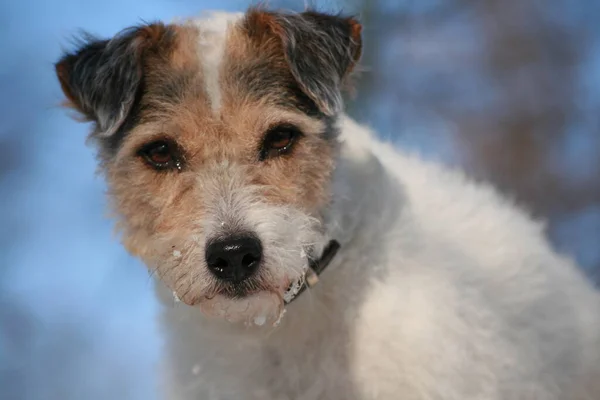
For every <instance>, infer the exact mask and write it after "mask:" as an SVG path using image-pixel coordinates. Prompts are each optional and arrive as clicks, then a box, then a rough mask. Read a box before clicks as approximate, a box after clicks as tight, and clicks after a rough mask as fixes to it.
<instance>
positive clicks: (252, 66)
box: [57, 10, 360, 321]
mask: <svg viewBox="0 0 600 400" xmlns="http://www.w3.org/2000/svg"><path fill="white" fill-rule="evenodd" d="M359 34H360V25H358V23H357V22H356V21H354V20H352V19H343V18H339V17H332V16H325V15H320V14H317V13H311V12H308V13H305V14H300V15H296V14H293V15H292V14H289V15H287V14H278V13H267V12H263V11H259V10H251V11H249V12H248V14H246V15H245V16H243V15H239V16H232V15H228V14H223V15H220V14H215V15H213V16H211V17H209V18H208V19H205V20H199V21H189V22H185V23H182V24H172V25H162V24H158V25H157V24H154V25H149V26H146V27H139V28H136V29H135V30H132V31H130V32H129V31H128V32H127V33H125V34H122V35H121V36H119V37H118V38H115V39H112V40H111V41H106V42H92V43H90V44H89V45H88V46H87V47H84V48H82V49H80V50H79V52H78V53H77V54H75V55H68V56H66V57H65V58H63V60H61V62H59V63H58V64H57V72H58V74H59V78H60V80H61V83H62V84H63V90H64V91H65V93H66V94H67V97H68V98H69V99H70V100H71V102H72V103H73V105H74V106H75V107H76V108H77V109H79V110H80V111H81V112H82V113H84V114H86V115H87V116H88V118H89V119H91V120H93V121H96V122H97V123H96V132H95V133H94V134H93V135H92V137H94V138H97V141H98V144H99V146H100V153H101V157H102V161H103V168H104V171H105V174H106V178H107V181H108V186H109V193H110V199H111V204H112V208H113V210H114V211H115V213H116V217H117V220H118V227H119V230H120V231H121V232H122V235H123V242H124V245H125V246H126V248H127V249H128V250H129V251H130V252H131V253H132V254H135V255H136V256H139V257H141V258H142V259H143V260H144V261H145V263H146V264H147V265H148V267H149V268H150V269H151V270H152V271H153V272H155V273H156V275H157V276H158V277H160V279H162V280H163V281H164V282H165V283H166V284H167V285H168V286H169V287H170V288H171V289H172V290H173V291H174V292H176V294H177V296H178V297H179V298H180V299H181V300H182V301H183V302H185V303H187V304H190V305H196V304H205V305H204V306H203V309H204V311H205V312H207V313H208V314H211V315H221V316H225V315H226V319H228V320H231V321H240V320H244V321H247V320H248V318H250V319H252V318H254V314H256V313H264V314H265V315H264V317H265V318H274V317H276V316H277V315H278V314H279V312H280V310H281V306H282V302H283V300H282V296H283V293H284V291H285V290H286V289H287V287H288V286H289V285H290V284H291V283H292V282H295V281H297V280H299V279H302V276H303V273H304V270H305V268H306V265H307V262H308V260H307V254H308V253H309V252H310V249H311V247H312V245H313V244H315V243H316V242H318V241H319V240H320V237H321V236H322V227H321V226H320V225H321V223H320V219H321V217H322V213H323V211H324V210H325V208H326V207H327V206H328V204H329V201H330V180H331V174H332V171H333V168H334V165H335V157H336V154H337V140H336V136H337V135H336V130H337V128H336V120H335V116H336V113H337V112H338V111H339V109H340V98H341V97H340V93H339V92H340V90H341V83H342V82H343V81H344V80H345V78H346V77H347V75H348V74H349V73H350V71H351V70H352V69H353V67H354V64H355V63H356V61H357V59H358V57H359V55H360V36H359ZM309 53H310V54H309ZM98 60H102V61H103V64H101V65H99V64H95V62H96V61H98ZM122 62H125V65H123V64H122ZM111 66H112V68H113V71H112V73H113V74H112V75H110V74H107V72H108V71H107V68H110V67H111ZM101 71H104V72H101ZM102 73H105V74H106V76H105V77H104V78H103V80H100V81H99V80H98V79H99V78H98V77H103V75H102ZM324 73H325V74H326V75H322V74H324ZM119 77H120V78H121V79H122V80H123V82H122V87H120V86H118V85H115V79H117V78H119ZM107 84H108V89H107V86H106V85H107ZM98 85H104V86H98ZM111 90H112V91H111ZM115 102H116V103H117V104H115ZM119 102H121V105H119V104H118V103H119ZM281 126H291V127H293V129H294V132H300V134H299V135H297V137H295V140H294V142H293V147H290V149H291V150H290V151H289V153H286V154H283V153H282V154H281V155H280V156H275V157H266V158H264V154H263V153H262V152H263V150H261V148H262V147H263V146H264V141H265V137H266V135H267V133H268V132H270V131H272V130H273V129H277V127H281ZM156 141H162V142H166V143H169V146H171V147H174V148H176V150H177V153H178V164H177V168H171V169H168V170H161V171H157V170H156V169H154V168H152V167H151V166H150V165H149V164H148V163H147V162H145V160H144V157H143V156H140V154H141V153H140V151H142V149H144V146H147V145H148V144H150V143H153V142H156ZM290 146H291V145H290ZM245 232H248V233H251V234H253V235H256V236H257V237H258V238H259V239H260V241H261V242H262V247H263V256H262V262H261V266H260V268H259V269H258V271H257V272H256V274H255V276H253V277H252V278H251V279H248V281H247V282H246V281H244V282H243V283H242V284H240V285H239V286H240V287H236V288H232V287H231V285H230V284H228V283H226V282H222V281H220V280H219V279H217V278H216V277H215V276H214V275H212V273H211V272H210V271H209V269H208V268H207V264H206V260H205V251H206V246H207V242H208V241H210V240H212V239H214V238H223V237H225V238H226V237H228V236H232V235H236V234H241V233H245ZM240 293H241V296H242V298H238V299H236V297H239V296H240ZM273 302H274V303H273ZM242 303H244V304H247V306H246V307H245V306H243V304H242ZM240 304H242V305H241V306H240ZM261 304H262V305H261ZM269 304H270V305H269ZM215 307H217V308H218V310H217V309H215ZM228 307H231V309H230V310H229V311H228ZM234 310H237V311H235V312H234ZM241 310H245V311H243V312H242V311H241ZM244 313H245V314H244ZM234 314H240V315H237V316H236V315H234ZM241 314H244V315H241ZM259 320H260V318H259Z"/></svg>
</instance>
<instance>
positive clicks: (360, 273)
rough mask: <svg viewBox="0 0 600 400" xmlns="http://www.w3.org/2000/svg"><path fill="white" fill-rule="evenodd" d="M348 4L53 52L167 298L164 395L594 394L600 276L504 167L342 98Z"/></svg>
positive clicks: (240, 16) (211, 21)
mask: <svg viewBox="0 0 600 400" xmlns="http://www.w3.org/2000/svg"><path fill="white" fill-rule="evenodd" d="M361 29H362V27H361V24H360V23H359V22H358V20H357V19H356V18H353V17H345V16H342V15H331V14H325V13H321V12H318V11H305V12H301V13H292V12H280V11H269V10H267V9H264V8H251V9H249V10H248V11H247V12H244V13H224V12H214V13H208V14H206V15H204V16H202V17H200V18H196V19H190V20H182V21H177V22H173V23H168V24H167V23H161V22H156V23H148V24H142V25H139V26H135V27H131V28H128V29H126V30H124V31H122V32H120V33H119V34H117V35H115V36H114V37H113V38H111V39H108V40H102V39H98V38H94V37H92V36H89V35H84V37H83V38H82V39H81V40H80V41H79V42H78V43H77V45H76V49H74V50H73V51H70V52H66V53H65V54H63V55H62V57H61V58H60V60H59V61H58V62H57V63H56V64H55V67H56V74H57V77H58V80H59V82H60V85H61V87H62V90H63V92H64V94H65V97H66V106H67V107H71V108H73V109H74V110H76V112H77V113H78V114H80V115H81V116H83V117H84V118H85V119H86V120H87V121H91V122H92V125H93V130H92V132H91V134H90V140H91V141H92V142H93V143H94V144H95V146H96V148H97V153H98V160H99V166H100V170H101V171H102V173H103V175H104V176H105V177H106V181H107V185H108V192H109V196H108V197H109V201H110V209H111V210H112V211H113V212H114V217H115V219H116V225H117V227H118V229H119V231H120V232H121V234H122V240H123V244H124V246H125V247H126V248H127V249H128V250H129V251H130V252H131V253H132V254H133V255H135V256H137V257H139V258H141V259H142V260H143V262H144V263H145V264H146V265H147V266H148V268H149V271H150V273H151V274H152V275H153V276H155V277H156V278H157V279H156V281H157V293H158V296H159V298H160V299H161V301H162V302H163V304H164V307H163V311H162V313H161V315H160V320H161V323H160V326H161V331H162V333H163V335H164V338H165V349H164V354H165V356H164V363H163V364H162V365H161V368H160V371H159V372H158V373H157V375H158V378H157V382H158V383H157V391H159V392H160V393H161V394H162V395H163V397H162V398H164V399H169V400H188V399H195V400H197V399H202V400H205V399H206V400H210V399H219V400H228V399H235V400H252V399H276V400H284V399H286V400H287V399H289V400H291V399H297V400H299V399H302V400H317V399H332V400H336V399H337V400H342V399H344V400H352V399H354V400H376V399H378V400H383V399H385V400H388V399H402V400H434V399H444V400H469V399H472V400H475V399H476V400H534V399H539V400H598V399H600V386H599V382H600V296H599V295H598V293H597V292H596V291H595V289H594V288H593V286H592V285H591V284H590V283H589V282H588V281H587V280H586V279H585V278H584V277H583V274H582V273H580V272H579V270H578V268H577V266H576V265H575V264H574V262H573V261H571V260H570V259H569V258H567V257H565V256H562V255H559V254H557V253H556V252H554V251H553V250H552V248H551V246H550V245H549V243H548V242H547V240H546V239H545V235H544V226H543V224H542V223H540V222H538V221H535V220H533V219H532V218H531V217H530V216H529V215H528V214H527V213H526V212H525V211H523V210H522V209H520V208H519V207H518V206H517V205H515V204H514V203H513V202H511V201H509V200H507V199H506V198H504V197H503V196H501V195H500V194H498V193H497V192H496V191H495V190H494V189H493V188H492V187H491V186H489V185H487V184H484V183H475V182H472V181H471V180H469V179H468V178H467V177H466V176H465V175H464V174H463V173H461V172H460V171H458V170H454V169H450V168H448V167H446V166H443V165H439V164H436V163H433V162H429V161H424V160H422V159H420V158H419V157H417V156H415V155H411V154H409V153H406V152H404V151H402V150H401V149H397V148H394V147H393V146H392V145H391V144H390V143H386V142H384V141H381V140H379V139H378V138H377V137H376V135H375V134H374V133H373V132H371V131H370V130H369V128H368V127H365V126H361V125H359V124H358V123H356V122H355V121H353V120H352V119H350V118H349V117H348V116H347V115H346V114H345V113H344V110H343V101H342V93H343V92H344V90H346V89H348V88H351V81H352V76H353V73H354V72H356V69H357V65H358V63H359V61H360V56H361V52H362V40H361Z"/></svg>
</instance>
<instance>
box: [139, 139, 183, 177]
mask: <svg viewBox="0 0 600 400" xmlns="http://www.w3.org/2000/svg"><path fill="white" fill-rule="evenodd" d="M138 154H139V155H140V156H141V157H142V158H143V159H144V161H145V162H146V164H148V165H150V166H151V167H152V168H154V169H157V170H165V169H170V168H175V169H178V170H181V157H180V156H179V153H178V150H177V146H176V145H175V144H174V143H172V142H170V141H167V140H157V141H155V142H151V143H148V144H146V145H144V146H142V148H140V150H139V151H138Z"/></svg>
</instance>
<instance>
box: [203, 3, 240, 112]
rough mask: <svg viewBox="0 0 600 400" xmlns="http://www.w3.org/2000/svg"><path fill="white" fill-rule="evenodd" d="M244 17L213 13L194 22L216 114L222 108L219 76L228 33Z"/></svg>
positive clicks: (211, 101)
mask: <svg viewBox="0 0 600 400" xmlns="http://www.w3.org/2000/svg"><path fill="white" fill-rule="evenodd" d="M243 15H244V14H243V13H228V12H220V11H211V12H207V13H206V15H205V16H204V17H202V18H199V19H197V20H195V21H194V22H195V24H196V26H197V27H198V29H199V32H200V33H199V35H200V37H199V40H198V46H199V50H198V54H199V55H200V62H201V64H202V69H203V74H204V75H203V76H204V82H205V85H206V88H205V89H206V94H207V96H208V99H209V100H210V104H211V107H212V110H213V112H214V113H218V112H219V108H220V107H221V88H220V84H219V76H220V69H221V65H222V62H223V55H224V54H225V45H226V41H227V31H228V29H229V27H230V26H231V25H232V24H234V23H236V22H237V21H239V20H240V19H241V18H242V17H243Z"/></svg>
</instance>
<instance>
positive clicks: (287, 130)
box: [259, 124, 302, 161]
mask: <svg viewBox="0 0 600 400" xmlns="http://www.w3.org/2000/svg"><path fill="white" fill-rule="evenodd" d="M301 135H302V132H300V129H298V128H297V127H296V126H294V125H291V124H282V125H277V126H275V127H273V128H271V129H269V130H268V131H267V133H266V134H265V137H264V139H263V142H262V146H261V149H260V155H259V157H260V160H261V161H262V160H266V159H267V158H273V157H277V156H280V155H283V154H287V153H289V152H290V151H291V150H292V147H293V146H294V144H295V142H296V141H297V140H298V138H299V137H300V136H301Z"/></svg>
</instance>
